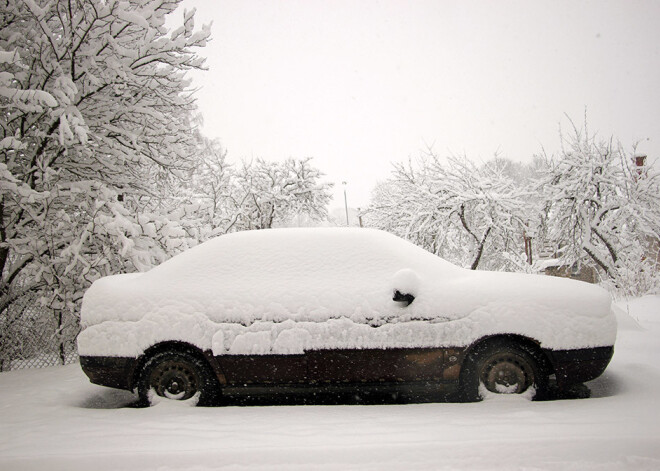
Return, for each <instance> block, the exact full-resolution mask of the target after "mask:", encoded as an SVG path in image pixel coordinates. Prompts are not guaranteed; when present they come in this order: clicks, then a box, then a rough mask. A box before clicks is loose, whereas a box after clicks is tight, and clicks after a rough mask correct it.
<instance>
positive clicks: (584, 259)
mask: <svg viewBox="0 0 660 471" xmlns="http://www.w3.org/2000/svg"><path fill="white" fill-rule="evenodd" d="M549 161H550V165H551V166H550V169H549V170H548V171H547V173H546V176H545V178H544V179H543V180H542V182H541V183H542V185H541V189H542V191H543V194H544V199H545V205H546V221H545V224H546V232H547V237H548V239H550V240H552V241H554V243H555V244H556V246H557V247H560V250H559V254H560V256H561V261H562V263H564V264H566V265H574V264H575V265H578V266H579V265H580V264H584V265H587V266H592V267H595V268H596V269H597V270H598V273H600V274H601V278H602V279H603V280H605V281H608V282H611V283H613V284H614V285H615V286H616V287H617V288H618V289H619V290H621V291H623V292H624V293H626V294H639V293H641V292H645V291H647V290H649V289H652V288H653V285H655V284H657V281H658V279H657V276H658V275H657V273H658V267H657V264H658V241H659V240H660V174H659V173H658V172H657V170H655V168H653V167H652V166H646V165H642V166H639V165H638V164H640V163H642V159H639V160H638V159H637V158H636V154H635V151H634V149H633V151H632V152H626V151H625V150H624V149H623V148H622V146H621V144H619V143H617V142H615V141H614V140H613V139H609V140H607V141H602V140H598V138H597V137H596V136H593V135H590V134H589V132H588V129H587V126H586V125H585V126H584V127H583V129H578V128H577V127H575V126H573V129H572V133H571V134H570V135H569V136H568V137H564V136H562V150H561V152H560V153H559V155H557V156H555V157H554V158H552V159H549Z"/></svg>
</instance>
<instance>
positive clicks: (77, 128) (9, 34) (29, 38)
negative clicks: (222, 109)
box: [0, 0, 209, 341]
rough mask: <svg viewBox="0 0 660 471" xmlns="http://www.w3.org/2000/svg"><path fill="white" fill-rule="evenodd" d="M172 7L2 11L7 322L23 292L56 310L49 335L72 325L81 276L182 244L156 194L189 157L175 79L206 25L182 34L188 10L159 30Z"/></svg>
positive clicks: (181, 173) (188, 237) (182, 85)
mask: <svg viewBox="0 0 660 471" xmlns="http://www.w3.org/2000/svg"><path fill="white" fill-rule="evenodd" d="M178 3H179V2H177V1H169V0H155V1H141V2H120V1H115V0H108V1H105V2H96V1H91V0H79V1H75V2H72V1H64V0H59V1H51V2H45V1H36V0H7V1H6V2H5V4H4V5H3V11H2V13H1V14H0V67H1V69H0V106H1V107H2V116H0V126H1V129H0V192H1V200H0V239H1V240H0V273H1V275H2V278H1V280H0V314H1V315H3V316H4V318H3V320H4V321H6V324H7V325H9V326H11V324H12V322H13V320H14V317H12V316H14V315H19V316H20V315H21V312H20V310H19V311H12V313H11V315H10V311H11V307H12V305H14V304H15V302H16V301H17V300H19V299H22V298H26V297H28V298H29V299H31V300H32V301H39V302H40V303H41V304H42V305H43V306H46V307H48V308H49V309H50V310H51V311H52V312H55V313H56V314H55V315H56V316H59V319H60V325H59V327H58V331H59V332H61V331H62V330H63V329H65V328H67V327H68V326H74V325H75V324H76V322H77V321H76V318H75V315H74V313H75V311H76V309H77V306H78V304H79V300H80V298H81V296H82V293H83V292H84V289H85V288H86V287H87V286H88V284H89V283H90V282H91V281H93V280H94V279H96V278H98V277H100V276H102V275H105V274H110V273H115V272H117V271H119V270H123V271H133V270H136V269H143V268H144V267H147V266H151V265H152V264H153V263H155V262H157V261H160V260H163V259H165V258H166V257H167V256H169V255H171V254H172V253H173V252H175V251H177V250H181V249H183V248H185V247H187V246H188V245H190V244H192V243H194V242H195V238H196V237H195V234H189V233H187V232H186V231H185V230H184V229H182V225H181V224H180V223H179V222H178V221H179V220H180V219H181V217H182V214H181V212H182V209H181V208H179V207H178V206H177V205H176V204H172V203H171V202H170V201H169V198H170V196H169V195H170V194H171V193H174V190H173V189H175V188H176V187H177V186H178V182H179V181H180V179H181V178H183V177H185V176H187V174H188V173H189V172H190V171H191V169H192V168H193V164H194V162H193V161H192V159H191V158H190V156H191V155H194V148H195V141H194V140H193V139H192V133H191V128H192V126H191V113H192V112H193V111H194V109H195V104H194V100H193V98H192V96H191V94H190V92H189V90H188V81H187V80H186V79H185V76H184V74H185V72H186V71H187V70H190V69H196V68H201V67H202V66H203V60H202V59H201V58H200V57H199V56H198V55H197V52H196V50H197V49H198V48H200V47H203V46H204V45H205V42H206V41H207V39H208V37H209V29H208V28H206V27H204V28H202V29H201V30H195V27H194V12H186V13H185V14H184V18H183V26H181V27H179V28H176V29H174V30H172V31H170V30H169V29H168V28H166V27H165V18H166V17H167V15H169V14H170V13H172V12H173V10H174V9H175V8H176V6H177V5H178ZM170 190H172V191H171V192H170ZM58 313H59V314H58ZM63 318H65V319H64V320H62V319H63ZM5 327H7V326H5ZM3 341H4V339H3Z"/></svg>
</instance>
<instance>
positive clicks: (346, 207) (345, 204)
mask: <svg viewBox="0 0 660 471" xmlns="http://www.w3.org/2000/svg"><path fill="white" fill-rule="evenodd" d="M341 184H342V185H344V208H345V209H346V227H348V200H347V199H346V182H341Z"/></svg>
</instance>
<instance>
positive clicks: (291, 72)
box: [177, 0, 660, 207]
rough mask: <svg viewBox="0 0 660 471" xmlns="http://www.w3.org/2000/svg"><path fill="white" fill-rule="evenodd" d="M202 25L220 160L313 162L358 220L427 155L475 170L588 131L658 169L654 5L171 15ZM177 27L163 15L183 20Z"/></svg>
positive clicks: (210, 124) (228, 7) (280, 8)
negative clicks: (381, 187) (402, 171)
mask: <svg viewBox="0 0 660 471" xmlns="http://www.w3.org/2000/svg"><path fill="white" fill-rule="evenodd" d="M192 6H195V7H196V8H197V22H198V24H201V23H208V22H209V21H212V22H213V26H212V33H213V41H212V42H211V43H210V44H209V45H208V46H207V47H206V48H205V49H204V50H202V54H203V55H205V56H206V57H207V58H208V59H207V65H208V67H209V71H208V72H205V73H203V74H195V75H194V80H195V85H196V86H198V87H201V89H200V91H199V92H198V98H199V104H200V108H201V111H202V113H203V116H204V120H205V124H204V131H205V134H206V135H208V136H209V137H216V138H219V139H220V140H221V141H222V143H223V145H224V146H225V148H226V149H227V150H228V152H229V156H230V158H231V159H234V160H237V159H241V158H245V159H250V158H258V157H262V158H265V159H269V160H281V159H284V158H287V157H294V158H303V157H314V162H315V164H316V166H317V167H319V168H320V169H321V170H322V171H323V172H325V173H326V174H327V180H328V181H332V182H334V183H335V185H336V191H335V194H336V196H335V200H336V201H335V203H334V204H335V205H337V206H340V205H343V195H342V185H341V182H342V181H346V182H347V193H348V203H349V206H353V207H364V206H366V205H367V203H368V200H369V194H370V191H371V189H372V188H373V186H374V184H375V183H376V181H378V180H382V179H385V178H387V176H388V174H389V172H390V170H391V162H393V161H402V160H406V159H408V157H415V156H417V155H419V153H420V151H422V150H423V149H424V148H425V147H427V146H433V148H434V149H435V151H436V152H437V153H438V154H440V155H442V156H446V155H449V154H465V155H466V156H467V157H469V158H471V159H474V160H478V161H483V160H487V159H489V158H490V157H492V156H493V155H494V154H495V153H496V152H497V153H499V154H500V155H501V156H504V157H508V158H511V159H513V160H523V161H526V160H529V159H530V158H531V156H532V155H533V154H535V153H539V152H540V151H541V147H542V146H543V147H544V148H545V149H546V151H548V152H549V153H552V152H554V151H556V150H557V149H558V147H559V138H558V128H559V125H560V124H562V126H563V127H564V128H566V127H567V126H568V120H567V119H566V117H565V114H568V115H569V116H570V117H571V118H572V119H573V120H574V121H575V122H576V123H578V124H581V123H582V122H583V120H584V114H585V109H586V110H587V115H588V121H589V127H590V129H591V130H592V131H598V133H599V135H601V136H603V137H609V136H611V135H614V136H615V137H617V138H618V139H620V140H621V142H622V143H623V144H624V145H625V146H626V147H631V145H632V144H633V143H634V142H635V141H641V142H640V145H639V147H638V149H639V150H640V151H642V152H645V153H648V154H649V155H650V156H651V157H653V158H658V157H660V92H659V91H658V86H659V84H660V1H636V0H620V1H602V0H599V1H575V0H571V1H557V0H554V1H548V2H532V1H500V0H498V1H472V2H469V1H455V0H452V1H440V0H429V1H403V0H387V1H357V0H351V1H337V0H333V1H320V0H319V1H313V0H299V1H293V0H279V1H274V0H269V1H254V0H213V1H211V0H185V1H184V7H186V8H191V7H192ZM182 14H183V12H182V11H181V12H177V15H182Z"/></svg>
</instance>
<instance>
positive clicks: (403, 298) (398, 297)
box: [392, 289, 415, 307]
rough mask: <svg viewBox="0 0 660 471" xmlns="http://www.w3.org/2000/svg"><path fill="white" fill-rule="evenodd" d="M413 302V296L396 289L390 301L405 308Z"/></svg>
mask: <svg viewBox="0 0 660 471" xmlns="http://www.w3.org/2000/svg"><path fill="white" fill-rule="evenodd" d="M414 300H415V296H413V295H412V294H409V293H402V292H401V291H399V290H398V289H396V290H394V296H392V301H396V302H398V303H404V304H405V307H408V306H410V305H411V304H412V302H413V301H414Z"/></svg>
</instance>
